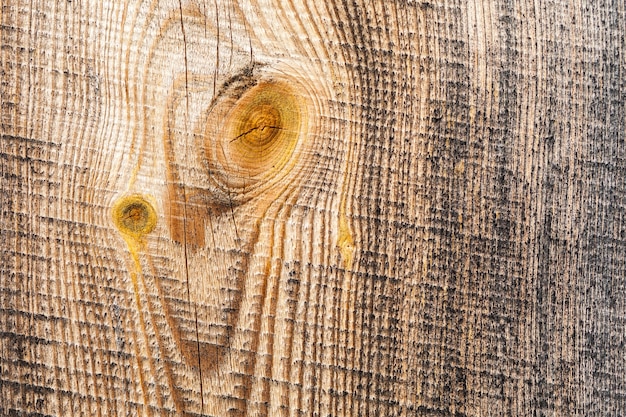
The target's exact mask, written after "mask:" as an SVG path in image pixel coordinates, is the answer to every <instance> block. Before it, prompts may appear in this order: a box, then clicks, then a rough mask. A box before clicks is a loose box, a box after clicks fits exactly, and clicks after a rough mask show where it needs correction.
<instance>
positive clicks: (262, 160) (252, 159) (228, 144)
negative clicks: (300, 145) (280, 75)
mask: <svg viewBox="0 0 626 417" xmlns="http://www.w3.org/2000/svg"><path fill="white" fill-rule="evenodd" d="M301 101H302V100H299V99H298V97H297V96H296V94H295V93H294V92H293V91H292V89H291V87H290V86H289V85H288V84H287V83H284V82H264V83H260V84H258V85H257V86H255V87H254V88H252V89H250V90H249V91H247V92H246V93H245V94H244V95H243V96H242V97H241V98H240V99H239V100H238V101H237V102H236V103H235V106H234V107H233V108H232V109H231V111H230V112H229V113H228V115H227V118H226V123H225V124H224V130H223V131H222V132H221V133H220V136H221V137H220V138H219V139H218V140H219V141H221V143H222V146H220V147H219V151H218V154H219V155H218V159H219V160H220V161H221V165H222V167H223V168H224V169H225V170H230V171H231V172H232V171H234V172H233V173H237V176H241V175H244V176H245V177H247V178H248V179H256V180H267V179H269V178H270V177H272V176H273V175H274V174H275V173H277V172H278V171H280V170H281V169H283V168H285V167H286V165H288V162H289V161H290V159H291V158H292V156H293V154H294V151H295V149H296V147H297V142H298V138H299V136H300V134H301V130H302V123H303V120H302V119H303V106H302V103H301ZM207 139H208V140H213V138H207Z"/></svg>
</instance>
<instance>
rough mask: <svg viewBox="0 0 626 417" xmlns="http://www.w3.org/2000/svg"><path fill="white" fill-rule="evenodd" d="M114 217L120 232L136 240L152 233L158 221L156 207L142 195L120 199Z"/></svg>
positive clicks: (114, 207) (115, 206)
mask: <svg viewBox="0 0 626 417" xmlns="http://www.w3.org/2000/svg"><path fill="white" fill-rule="evenodd" d="M112 216H113V221H114V222H115V226H116V227H117V228H118V230H119V231H120V232H121V233H123V234H125V235H127V236H131V237H134V238H140V237H142V236H143V235H146V234H148V233H150V232H152V230H154V228H155V226H156V221H157V216H156V211H155V209H154V207H153V206H152V204H150V202H149V201H148V200H146V199H145V198H144V197H143V196H141V195H131V196H126V197H122V198H121V199H119V200H118V201H117V202H116V203H115V205H114V206H113V213H112Z"/></svg>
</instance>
